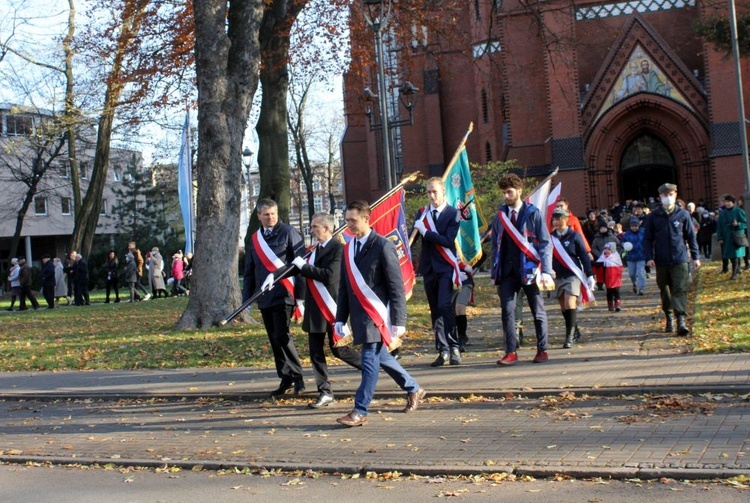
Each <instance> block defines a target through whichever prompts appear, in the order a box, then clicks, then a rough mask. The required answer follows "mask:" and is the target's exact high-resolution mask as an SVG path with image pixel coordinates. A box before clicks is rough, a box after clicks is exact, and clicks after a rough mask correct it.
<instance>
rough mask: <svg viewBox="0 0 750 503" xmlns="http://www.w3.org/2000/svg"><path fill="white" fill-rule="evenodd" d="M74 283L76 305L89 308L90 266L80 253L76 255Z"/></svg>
mask: <svg viewBox="0 0 750 503" xmlns="http://www.w3.org/2000/svg"><path fill="white" fill-rule="evenodd" d="M73 283H74V288H73V290H74V292H75V305H76V306H84V305H85V306H88V305H90V304H91V301H90V300H89V264H88V263H87V262H86V261H85V260H83V257H82V256H81V254H80V253H76V262H75V264H74V265H73Z"/></svg>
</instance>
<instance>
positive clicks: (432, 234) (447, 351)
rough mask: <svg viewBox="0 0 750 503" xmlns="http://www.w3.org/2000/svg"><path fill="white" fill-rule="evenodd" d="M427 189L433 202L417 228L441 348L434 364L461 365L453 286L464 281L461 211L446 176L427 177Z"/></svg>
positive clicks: (421, 266) (437, 346)
mask: <svg viewBox="0 0 750 503" xmlns="http://www.w3.org/2000/svg"><path fill="white" fill-rule="evenodd" d="M426 191H427V198H428V199H429V201H430V204H428V205H427V206H425V207H423V208H422V209H421V210H420V211H419V214H418V215H417V218H416V219H415V221H414V228H415V229H417V230H418V231H419V234H421V236H422V251H421V252H420V254H419V272H420V274H421V275H422V278H423V280H424V290H425V293H426V294H427V302H428V304H429V305H430V316H431V317H432V330H433V331H434V333H435V349H437V351H438V357H437V359H436V360H435V361H434V362H432V366H433V367H440V366H441V365H443V364H444V363H445V362H446V361H448V359H449V358H450V364H451V365H458V364H460V363H461V352H460V351H459V343H458V336H457V335H456V315H455V312H454V310H453V302H452V300H453V287H454V286H460V284H461V281H460V278H459V274H460V272H459V270H458V260H457V257H456V236H457V235H458V226H459V218H458V211H457V210H456V209H455V208H454V207H453V206H451V205H450V204H448V203H447V202H446V201H445V182H443V179H442V178H440V177H433V178H430V179H429V180H427V185H426Z"/></svg>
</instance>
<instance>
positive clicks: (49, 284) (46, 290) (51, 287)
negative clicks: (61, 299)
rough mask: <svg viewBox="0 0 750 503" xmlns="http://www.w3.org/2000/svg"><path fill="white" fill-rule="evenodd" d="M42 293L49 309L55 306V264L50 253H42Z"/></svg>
mask: <svg viewBox="0 0 750 503" xmlns="http://www.w3.org/2000/svg"><path fill="white" fill-rule="evenodd" d="M42 295H44V300H46V301H47V309H53V308H54V307H55V264H53V263H52V260H51V257H50V256H49V255H48V254H45V255H42Z"/></svg>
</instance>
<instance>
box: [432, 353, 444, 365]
mask: <svg viewBox="0 0 750 503" xmlns="http://www.w3.org/2000/svg"><path fill="white" fill-rule="evenodd" d="M446 361H448V353H440V354H439V355H438V357H437V358H435V361H434V362H432V363H430V367H442V366H443V365H445V362H446Z"/></svg>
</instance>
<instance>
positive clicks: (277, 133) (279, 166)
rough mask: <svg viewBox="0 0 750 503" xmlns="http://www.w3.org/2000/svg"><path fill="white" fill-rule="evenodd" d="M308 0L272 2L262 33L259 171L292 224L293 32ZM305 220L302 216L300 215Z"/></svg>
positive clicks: (253, 223) (264, 188)
mask: <svg viewBox="0 0 750 503" xmlns="http://www.w3.org/2000/svg"><path fill="white" fill-rule="evenodd" d="M306 4H307V0H271V3H270V4H269V5H268V6H267V7H266V10H265V12H264V13H263V21H262V22H261V28H260V32H259V34H258V36H259V41H260V45H261V60H262V67H261V71H260V82H261V86H262V88H263V96H262V97H261V103H260V117H259V118H258V124H257V125H256V127H255V130H256V131H257V132H258V141H259V146H258V147H259V148H258V170H259V172H260V195H259V197H258V199H259V200H260V199H264V198H270V199H273V200H274V201H276V204H278V206H279V219H281V220H283V221H285V222H287V221H289V204H290V193H289V139H288V136H287V134H288V132H287V102H286V100H287V94H288V92H289V71H288V69H287V64H288V62H289V46H290V39H289V32H290V31H291V27H292V25H293V24H294V21H295V20H296V19H297V16H298V15H299V13H300V11H301V10H302V9H303V8H304V6H305V5H306ZM300 218H301V216H300ZM258 225H259V223H258V217H257V215H256V213H255V212H253V215H252V218H251V219H250V223H249V224H248V232H247V235H246V237H245V248H246V249H247V248H248V247H249V245H250V239H252V233H253V232H254V231H255V230H257V229H258Z"/></svg>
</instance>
